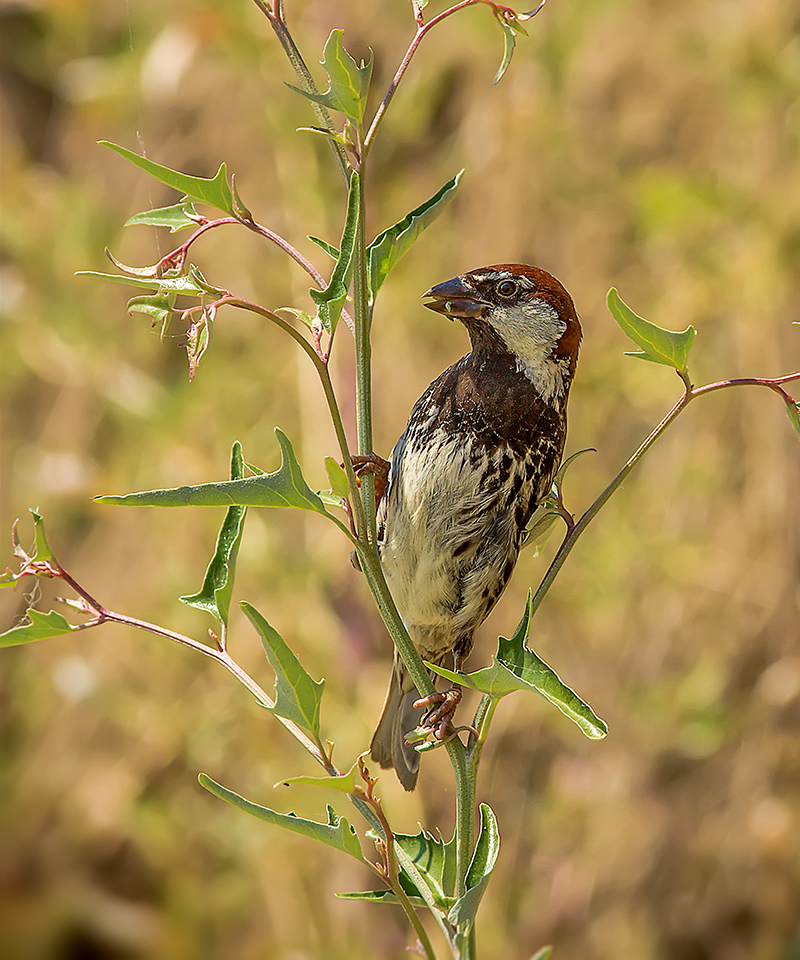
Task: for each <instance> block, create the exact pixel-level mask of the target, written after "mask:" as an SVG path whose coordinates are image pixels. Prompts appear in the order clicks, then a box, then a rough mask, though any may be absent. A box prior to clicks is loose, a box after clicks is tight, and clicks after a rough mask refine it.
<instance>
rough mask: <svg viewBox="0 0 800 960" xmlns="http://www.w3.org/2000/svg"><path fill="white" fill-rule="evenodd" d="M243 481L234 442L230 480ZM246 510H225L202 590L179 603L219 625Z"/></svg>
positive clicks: (237, 445) (239, 448)
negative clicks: (210, 618)
mask: <svg viewBox="0 0 800 960" xmlns="http://www.w3.org/2000/svg"><path fill="white" fill-rule="evenodd" d="M242 477H244V459H243V457H242V445H241V444H240V443H239V441H238V440H237V441H236V442H235V443H234V445H233V450H232V451H231V480H241V479H242ZM246 513H247V507H228V511H227V513H226V514H225V519H224V521H223V522H222V527H221V528H220V531H219V536H218V537H217V546H216V549H215V551H214V556H213V557H212V558H211V563H209V565H208V569H207V570H206V575H205V579H204V580H203V586H202V588H201V590H200V592H199V593H195V594H193V595H191V596H187V597H179V599H180V600H181V601H182V602H183V603H185V604H188V606H190V607H197V609H198V610H205V611H206V612H207V613H210V614H211V616H212V617H216V618H217V620H219V621H220V623H224V624H226V625H227V623H228V614H229V612H230V608H231V597H232V595H233V578H234V574H235V571H236V558H237V557H238V555H239V546H240V544H241V542H242V533H243V532H244V519H245V514H246Z"/></svg>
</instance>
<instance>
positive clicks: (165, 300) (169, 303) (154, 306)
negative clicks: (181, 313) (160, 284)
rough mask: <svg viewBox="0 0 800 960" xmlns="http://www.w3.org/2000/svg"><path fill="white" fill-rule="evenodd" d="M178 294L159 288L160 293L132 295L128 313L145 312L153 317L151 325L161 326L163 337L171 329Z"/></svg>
mask: <svg viewBox="0 0 800 960" xmlns="http://www.w3.org/2000/svg"><path fill="white" fill-rule="evenodd" d="M175 297H176V294H174V293H168V292H167V291H166V290H159V291H158V293H153V294H149V293H148V294H143V295H142V296H140V297H132V298H131V299H130V300H129V301H128V313H143V314H145V316H148V317H150V318H151V322H150V326H151V327H155V326H156V325H159V326H160V327H161V337H162V338H163V337H164V335H165V334H166V332H167V330H168V329H169V324H170V320H172V314H173V309H174V306H175Z"/></svg>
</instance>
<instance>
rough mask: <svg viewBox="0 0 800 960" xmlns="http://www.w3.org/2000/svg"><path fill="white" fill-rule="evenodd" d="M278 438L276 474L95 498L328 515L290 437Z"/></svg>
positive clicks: (280, 433)
mask: <svg viewBox="0 0 800 960" xmlns="http://www.w3.org/2000/svg"><path fill="white" fill-rule="evenodd" d="M275 435H276V437H277V438H278V444H279V445H280V448H281V465H280V467H279V468H278V470H276V471H275V473H261V474H259V475H258V476H255V477H246V478H245V479H243V480H222V481H220V482H218V483H201V484H198V485H197V486H193V487H189V486H186V487H173V488H172V489H169V490H145V491H143V492H141V493H128V494H124V495H122V496H103V497H95V500H97V501H98V502H99V503H110V504H114V505H115V506H136V507H190V506H193V507H229V506H240V507H295V508H297V509H299V510H313V511H314V512H315V513H322V514H324V513H326V511H325V506H324V505H323V503H322V500H320V498H319V495H318V494H316V493H314V491H313V490H312V489H311V488H310V487H309V486H308V484H307V483H306V481H305V479H304V478H303V472H302V470H301V469H300V464H299V463H298V462H297V458H296V457H295V454H294V449H293V448H292V445H291V443H290V442H289V438H288V437H287V436H286V434H285V433H284V432H283V431H282V430H280V429H279V428H277V427H276V428H275Z"/></svg>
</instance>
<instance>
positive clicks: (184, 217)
mask: <svg viewBox="0 0 800 960" xmlns="http://www.w3.org/2000/svg"><path fill="white" fill-rule="evenodd" d="M193 218H194V219H193ZM198 219H199V214H198V213H197V210H196V209H195V206H194V204H193V203H191V201H189V200H182V201H181V202H180V203H175V204H173V205H172V206H171V207H157V208H156V209H155V210H144V211H142V213H136V214H134V215H133V216H132V217H131V218H130V219H128V220H126V221H125V226H126V227H132V226H134V225H135V224H144V225H145V226H150V227H169V232H170V233H177V232H178V231H179V230H184V229H185V228H186V227H196V226H198Z"/></svg>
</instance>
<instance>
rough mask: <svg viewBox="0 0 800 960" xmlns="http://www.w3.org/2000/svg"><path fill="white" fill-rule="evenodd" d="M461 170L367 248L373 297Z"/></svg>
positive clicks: (449, 194) (451, 191)
mask: <svg viewBox="0 0 800 960" xmlns="http://www.w3.org/2000/svg"><path fill="white" fill-rule="evenodd" d="M463 173H464V171H463V170H460V171H459V172H458V173H457V174H456V175H455V176H454V177H453V178H452V180H448V181H447V183H446V184H445V185H444V186H443V187H442V188H441V189H440V190H437V191H436V193H434V195H433V196H432V197H430V198H429V199H428V200H426V201H425V202H424V203H421V204H420V205H419V206H418V207H416V208H415V209H414V210H412V211H411V213H409V214H406V216H405V217H403V219H402V220H398V221H397V223H395V224H393V225H392V226H391V227H389V228H388V229H386V230H384V231H383V233H379V234H378V236H377V237H375V239H374V240H373V241H372V243H371V244H370V245H369V247H368V248H367V262H368V266H369V275H370V291H371V296H372V298H373V300H374V298H375V296H376V294H377V293H378V291H379V290H380V288H381V287H382V286H383V282H384V280H385V279H386V277H387V276H388V275H389V271H390V270H391V269H392V267H394V266H395V264H396V263H397V262H398V261H399V260H400V258H401V257H403V256H404V255H405V254H406V253H408V251H409V250H410V249H411V247H412V246H413V245H414V242H415V241H416V239H417V237H419V235H420V234H421V233H422V231H423V230H424V229H425V228H426V227H427V226H429V225H430V224H431V223H433V221H434V220H435V219H436V218H437V217H438V216H439V214H440V213H441V212H442V210H444V208H445V207H446V206H447V204H448V203H450V201H451V200H452V199H453V196H454V195H455V191H456V190H457V188H458V185H459V183H460V182H461V177H462V175H463Z"/></svg>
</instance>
